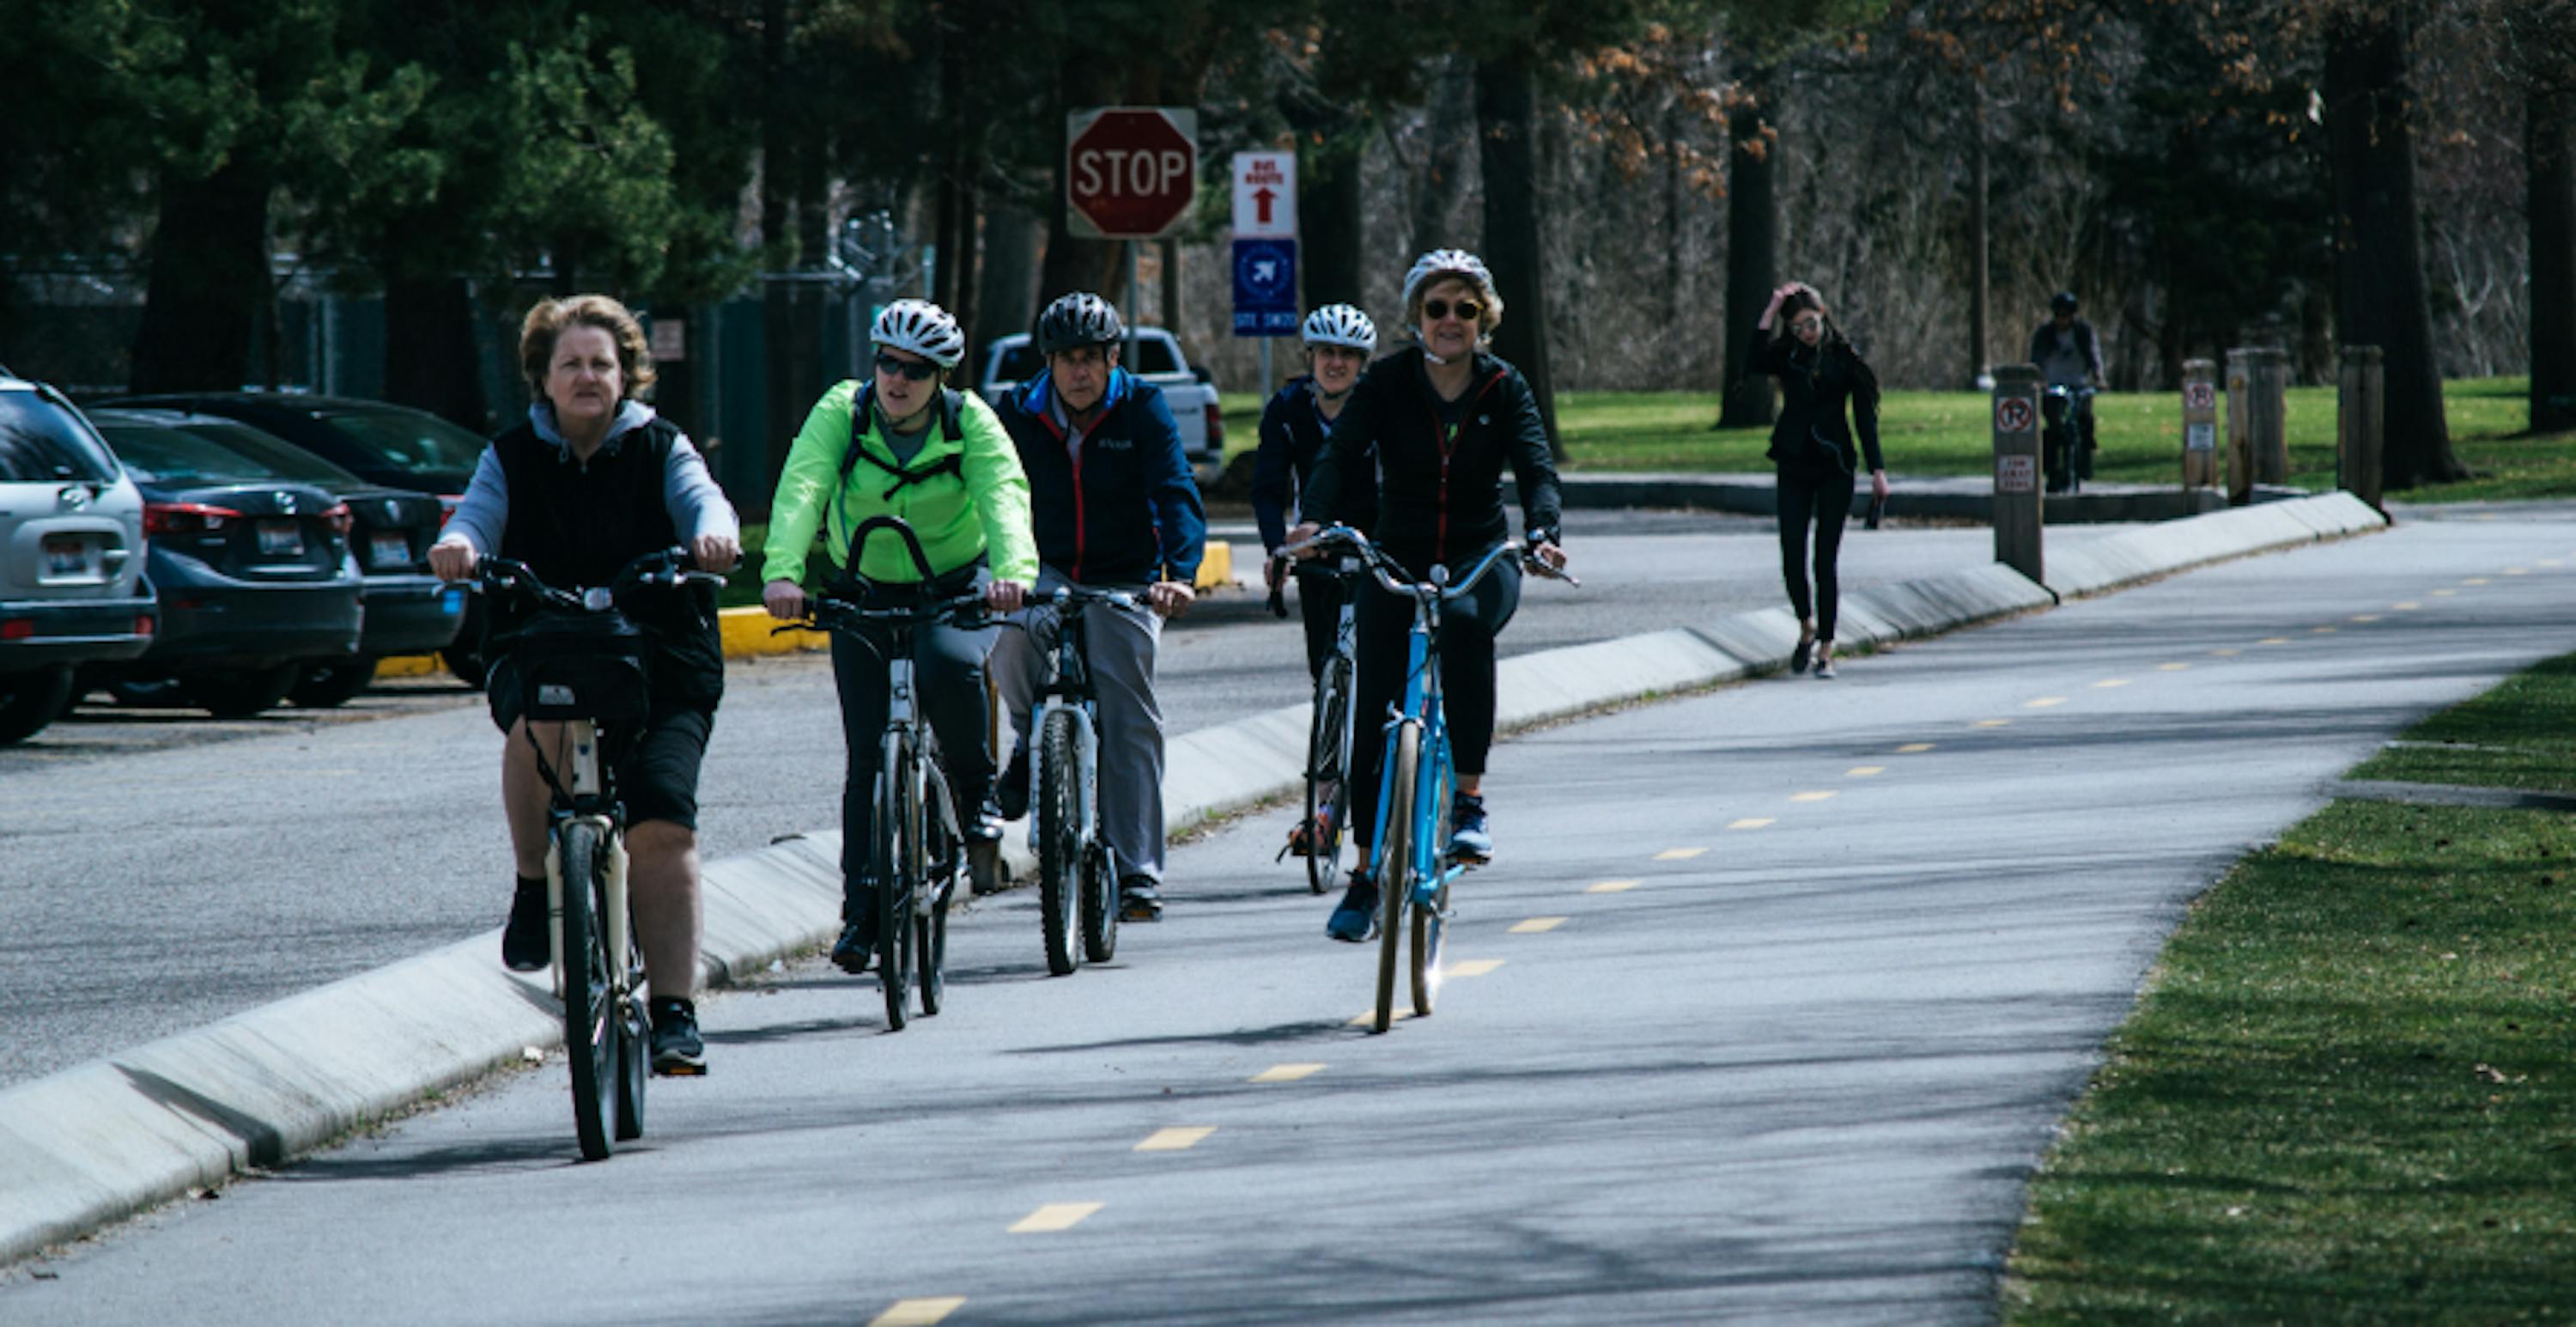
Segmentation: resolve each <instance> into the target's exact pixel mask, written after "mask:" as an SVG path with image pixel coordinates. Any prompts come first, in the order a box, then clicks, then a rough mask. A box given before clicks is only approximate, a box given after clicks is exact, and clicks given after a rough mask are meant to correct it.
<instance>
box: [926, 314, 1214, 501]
mask: <svg viewBox="0 0 2576 1327" xmlns="http://www.w3.org/2000/svg"><path fill="white" fill-rule="evenodd" d="M1132 334H1133V336H1134V338H1135V342H1134V344H1135V349H1134V351H1133V352H1132V353H1133V355H1134V357H1135V358H1134V360H1133V362H1131V363H1129V364H1127V365H1126V367H1127V368H1128V369H1129V370H1130V371H1131V372H1133V373H1135V374H1136V376H1137V377H1140V378H1143V379H1144V380H1145V381H1147V382H1150V383H1152V384H1154V385H1155V386H1156V387H1160V388H1162V389H1163V400H1164V402H1165V403H1166V404H1168V405H1170V406H1171V408H1172V422H1173V423H1175V424H1177V425H1179V426H1180V430H1181V451H1182V453H1183V454H1184V455H1187V456H1188V457H1189V458H1190V471H1191V473H1193V474H1195V475H1196V476H1197V477H1198V481H1199V487H1200V488H1202V489H1204V488H1206V487H1207V486H1208V485H1210V484H1213V483H1215V482H1216V477H1217V473H1218V471H1220V470H1221V469H1223V468H1224V465H1225V420H1224V417H1223V416H1222V415H1221V414H1220V413H1219V411H1218V409H1217V400H1216V388H1215V387H1214V386H1213V385H1212V384H1210V383H1209V382H1208V375H1207V370H1206V369H1203V368H1197V367H1194V366H1193V365H1191V363H1190V362H1189V361H1188V360H1186V359H1184V358H1182V357H1181V343H1180V340H1179V339H1178V338H1176V337H1174V336H1173V335H1172V334H1171V333H1170V332H1167V331H1165V330H1163V329H1162V328H1160V327H1138V328H1134V329H1132ZM1044 367H1045V362H1044V361H1043V360H1042V359H1040V358H1039V356H1038V353H1037V351H1036V349H1035V348H1033V347H1031V346H1030V344H1029V334H1028V333H1026V332H1017V333H1013V334H1012V335H1010V336H1005V337H1001V338H998V339H996V340H995V341H994V342H993V343H992V344H991V345H988V346H986V347H985V348H984V371H983V373H982V374H981V375H980V376H979V377H978V378H977V380H976V389H977V390H978V391H980V392H982V393H983V394H984V399H985V400H986V401H987V402H990V403H992V404H995V405H999V404H1001V400H1002V397H1003V396H1004V395H1006V394H1008V393H1010V392H1013V391H1017V390H1018V389H1019V388H1020V386H1021V385H1022V384H1023V383H1026V382H1027V381H1028V380H1029V379H1031V378H1034V377H1036V376H1037V375H1038V373H1039V372H1040V371H1041V370H1042V369H1043V368H1044Z"/></svg>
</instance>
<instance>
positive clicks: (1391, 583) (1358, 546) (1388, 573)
mask: <svg viewBox="0 0 2576 1327" xmlns="http://www.w3.org/2000/svg"><path fill="white" fill-rule="evenodd" d="M1326 547H1339V548H1347V549H1349V550H1350V551H1352V552H1353V553H1355V554H1357V555H1358V556H1359V558H1360V560H1361V562H1362V563H1363V564H1364V565H1365V566H1366V567H1367V568H1368V570H1369V572H1370V574H1371V575H1373V576H1375V577H1376V578H1377V583H1378V588H1380V589H1382V590H1385V591H1386V592H1387V593H1388V594H1392V595H1397V596H1406V597H1412V598H1421V597H1423V596H1425V595H1431V594H1436V595H1439V596H1440V597H1441V598H1443V599H1458V598H1463V597H1464V596H1466V595H1467V594H1468V593H1469V592H1470V591H1473V590H1474V589H1475V588H1476V582H1478V581H1481V580H1483V579H1484V578H1485V573H1486V572H1489V571H1492V570H1493V569H1494V564H1496V563H1498V562H1500V561H1502V559H1503V558H1504V556H1505V555H1507V554H1515V553H1516V554H1519V555H1520V560H1521V567H1522V569H1523V570H1525V571H1528V572H1529V573H1530V574H1531V575H1534V576H1544V577H1546V578H1547V579H1549V580H1559V581H1563V582H1565V583H1566V584H1568V585H1572V586H1575V587H1577V588H1581V586H1582V585H1583V582H1582V581H1579V580H1576V579H1575V578H1574V577H1573V576H1572V575H1570V574H1568V573H1566V572H1565V571H1563V570H1561V569H1559V568H1556V567H1552V566H1550V565H1548V564H1547V563H1545V562H1542V561H1540V560H1539V558H1538V557H1537V555H1535V554H1533V553H1531V552H1530V551H1529V550H1528V549H1526V548H1524V547H1522V546H1521V544H1520V543H1519V542H1518V541H1516V540H1510V539H1506V540H1504V541H1503V542H1501V543H1499V544H1496V545H1494V546H1493V547H1492V548H1491V549H1489V550H1487V551H1486V553H1485V555H1484V556H1483V557H1482V558H1479V559H1477V561H1476V565H1475V567H1474V568H1473V569H1471V570H1469V571H1468V573H1467V575H1466V576H1465V577H1464V578H1463V579H1461V580H1458V581H1456V582H1454V583H1451V582H1445V581H1439V580H1431V581H1413V580H1410V579H1405V578H1407V577H1410V576H1411V575H1412V573H1411V572H1410V571H1407V570H1406V569H1405V568H1404V566H1403V565H1402V564H1401V563H1398V562H1397V561H1396V560H1395V559H1394V558H1391V557H1388V556H1387V555H1386V552H1385V550H1383V549H1381V548H1379V547H1378V546H1377V545H1376V544H1374V543H1372V542H1370V541H1369V537H1368V536H1367V535H1364V534H1361V533H1360V532H1359V531H1357V530H1354V529H1352V528H1350V527H1349V526H1347V525H1335V526H1328V527H1326V528H1324V529H1322V530H1318V531H1316V532H1315V534H1314V536H1313V537H1312V538H1310V539H1307V540H1306V541H1305V542H1303V543H1298V544H1290V545H1287V546H1285V547H1282V548H1281V549H1280V550H1279V554H1278V555H1279V556H1280V557H1292V556H1294V555H1296V554H1299V553H1303V552H1306V551H1307V550H1309V549H1317V548H1326Z"/></svg>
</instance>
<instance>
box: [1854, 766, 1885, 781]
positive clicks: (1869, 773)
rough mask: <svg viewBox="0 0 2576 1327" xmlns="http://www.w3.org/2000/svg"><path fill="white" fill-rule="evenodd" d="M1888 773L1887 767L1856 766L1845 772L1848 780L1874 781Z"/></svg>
mask: <svg viewBox="0 0 2576 1327" xmlns="http://www.w3.org/2000/svg"><path fill="white" fill-rule="evenodd" d="M1886 772H1887V766H1885V765H1854V766H1852V767H1851V768H1850V769H1847V770H1844V771H1843V777H1844V778H1846V779H1874V778H1877V777H1878V776H1879V775H1881V774H1885V773H1886Z"/></svg>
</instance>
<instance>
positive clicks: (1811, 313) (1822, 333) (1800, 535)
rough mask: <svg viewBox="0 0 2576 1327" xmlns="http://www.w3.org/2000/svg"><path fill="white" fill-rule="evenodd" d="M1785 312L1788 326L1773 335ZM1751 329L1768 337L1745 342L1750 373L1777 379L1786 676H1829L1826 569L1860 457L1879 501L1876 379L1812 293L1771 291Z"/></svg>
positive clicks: (1837, 544) (1797, 287) (1834, 599)
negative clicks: (1811, 565)
mask: <svg viewBox="0 0 2576 1327" xmlns="http://www.w3.org/2000/svg"><path fill="white" fill-rule="evenodd" d="M1784 310H1785V311H1786V312H1787V313H1788V315H1789V318H1788V322H1787V323H1786V325H1785V326H1782V327H1780V328H1778V329H1776V330H1775V328H1774V327H1773V324H1774V323H1776V322H1778V321H1779V319H1780V315H1781V313H1782V312H1783V311H1784ZM1757 326H1758V327H1759V329H1760V330H1761V331H1763V332H1765V333H1769V335H1765V336H1761V337H1757V338H1755V340H1754V344H1753V362H1752V365H1751V368H1752V371H1753V372H1755V373H1767V374H1770V375H1771V376H1772V377H1775V378H1778V379H1779V380H1780V398H1781V404H1780V420H1779V422H1778V423H1776V424H1774V425H1772V426H1771V451H1770V457H1771V461H1772V463H1773V464H1774V465H1776V466H1777V467H1779V494H1780V572H1781V575H1782V577H1783V578H1785V579H1786V580H1787V581H1788V582H1789V603H1790V606H1791V607H1793V608H1795V609H1796V610H1797V611H1798V648H1797V650H1796V651H1795V652H1793V653H1792V654H1791V655H1790V656H1789V671H1791V672H1793V673H1798V672H1805V671H1806V670H1807V669H1808V668H1809V667H1810V666H1812V667H1813V668H1814V669H1815V671H1816V676H1818V677H1832V676H1833V675H1834V611H1835V608H1836V605H1837V603H1838V601H1839V600H1840V598H1841V586H1840V584H1839V582H1838V580H1837V578H1836V575H1835V560H1836V558H1837V556H1838V555H1839V554H1840V553H1841V551H1842V542H1843V522H1844V520H1845V519H1847V518H1848V517H1849V516H1850V515H1851V505H1852V488H1853V484H1852V476H1853V472H1854V469H1855V467H1856V466H1857V464H1858V462H1859V461H1860V460H1861V459H1862V458H1864V457H1865V458H1866V459H1867V460H1868V462H1869V493H1870V497H1871V499H1872V500H1873V501H1877V500H1883V499H1885V498H1886V497H1887V466H1886V463H1885V462H1884V461H1883V460H1882V459H1881V458H1880V456H1879V452H1878V377H1877V375H1875V374H1873V373H1871V372H1870V371H1869V365H1867V364H1865V363H1863V362H1861V357H1860V352H1859V351H1857V350H1854V349H1853V348H1852V343H1851V342H1850V341H1848V340H1846V339H1844V337H1843V334H1842V329H1841V328H1838V327H1836V326H1834V323H1833V319H1832V318H1831V317H1829V316H1827V315H1826V313H1825V301H1824V298H1823V297H1822V296H1819V295H1818V294H1816V289H1815V287H1813V286H1809V285H1806V284H1804V283H1802V282H1797V281H1792V282H1790V283H1789V284H1787V285H1785V286H1782V287H1780V288H1779V289H1778V290H1775V291H1772V292H1771V305H1770V307H1769V308H1766V309H1764V310H1763V311H1762V321H1761V322H1760V323H1759V324H1757ZM1846 404H1848V405H1849V407H1850V411H1849V413H1850V419H1849V421H1848V422H1846V421H1845V419H1844V413H1845V410H1844V407H1845V405H1846ZM1855 433H1857V434H1858V436H1859V449H1858V454H1857V455H1856V454H1855V453H1854V449H1853V435H1854V434H1855ZM1811 518H1812V519H1813V520H1814V521H1815V525H1816V585H1815V594H1814V596H1813V602H1811V601H1810V598H1809V595H1808V590H1807V569H1806V562H1807V522H1808V521H1809V520H1810V519H1811Z"/></svg>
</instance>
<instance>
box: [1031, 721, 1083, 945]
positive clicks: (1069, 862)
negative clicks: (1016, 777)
mask: <svg viewBox="0 0 2576 1327" xmlns="http://www.w3.org/2000/svg"><path fill="white" fill-rule="evenodd" d="M1073 723H1074V720H1073V712H1072V711H1070V710H1063V709H1058V710H1050V711H1048V713H1047V716H1046V723H1045V725H1044V726H1043V728H1042V729H1041V731H1040V732H1039V733H1038V744H1039V745H1038V771H1039V772H1038V795H1037V809H1036V811H1035V812H1034V814H1035V815H1036V816H1037V821H1038V825H1037V829H1038V915H1039V919H1040V922H1041V929H1043V930H1044V931H1045V933H1046V962H1047V971H1048V972H1051V973H1053V974H1055V975H1056V976H1059V977H1063V976H1069V975H1071V974H1072V972H1073V970H1074V969H1075V968H1077V967H1080V966H1081V965H1082V952H1081V950H1080V949H1079V948H1077V945H1078V943H1079V941H1078V939H1077V937H1076V927H1077V922H1076V920H1075V913H1076V912H1077V910H1078V909H1079V908H1080V907H1081V901H1080V896H1081V893H1082V873H1083V866H1084V863H1083V860H1082V789H1081V786H1080V784H1079V782H1078V779H1079V775H1080V771H1079V770H1077V769H1075V768H1074V764H1075V762H1076V761H1077V760H1079V759H1080V755H1081V753H1080V745H1081V744H1080V743H1079V742H1077V741H1075V739H1074V730H1073Z"/></svg>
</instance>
